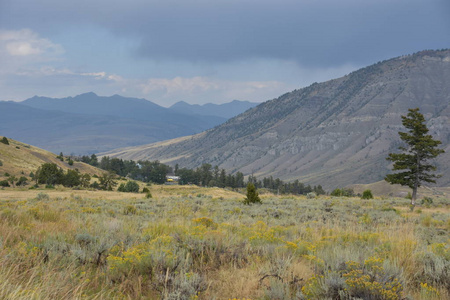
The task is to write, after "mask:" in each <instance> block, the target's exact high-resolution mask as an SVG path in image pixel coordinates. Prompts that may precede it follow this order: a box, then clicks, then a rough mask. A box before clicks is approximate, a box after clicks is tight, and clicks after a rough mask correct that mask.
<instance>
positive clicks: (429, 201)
mask: <svg viewBox="0 0 450 300" xmlns="http://www.w3.org/2000/svg"><path fill="white" fill-rule="evenodd" d="M420 203H421V204H422V205H431V204H433V198H431V197H423V199H422V201H421V202H420Z"/></svg>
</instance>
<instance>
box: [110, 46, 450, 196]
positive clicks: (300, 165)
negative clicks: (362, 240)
mask: <svg viewBox="0 0 450 300" xmlns="http://www.w3.org/2000/svg"><path fill="white" fill-rule="evenodd" d="M415 107H419V108H420V109H421V112H422V113H423V114H424V115H425V118H426V119H427V125H428V127H429V129H430V134H432V135H433V136H434V137H435V138H436V139H439V140H441V141H442V143H443V148H446V149H447V151H446V153H445V154H444V155H441V156H440V157H439V159H438V160H437V164H438V167H439V171H440V172H441V173H443V174H444V176H443V177H442V178H441V180H440V184H442V185H445V184H450V174H449V173H450V172H448V171H450V166H449V165H450V163H449V162H450V149H449V144H450V143H449V142H450V51H448V50H447V51H424V52H420V53H417V54H414V55H409V56H403V57H399V58H395V59H391V60H388V61H384V62H380V63H377V64H375V65H372V66H369V67H367V68H364V69H361V70H358V71H356V72H353V73H351V74H349V75H347V76H345V77H342V78H339V79H335V80H331V81H328V82H324V83H320V84H313V85H311V86H309V87H307V88H304V89H300V90H295V91H293V92H291V93H287V94H285V95H282V96H281V97H279V98H277V99H274V100H271V101H267V102H265V103H263V104H261V105H259V106H257V107H256V108H254V109H251V110H249V111H247V112H245V113H244V114H241V115H239V116H237V117H235V118H233V119H231V120H229V121H228V122H226V123H225V124H223V125H221V126H219V127H217V128H215V129H213V130H210V131H207V132H206V133H203V134H201V135H197V136H193V137H191V138H187V139H184V140H181V141H177V142H173V143H170V142H169V143H167V142H166V143H165V144H164V145H162V144H154V145H150V146H147V147H145V146H144V147H141V148H139V147H138V148H133V149H127V150H126V151H121V154H120V155H119V156H121V157H124V158H130V157H131V156H132V157H134V159H136V158H137V157H139V158H144V159H159V160H161V161H164V162H168V163H173V164H175V163H179V164H180V165H181V166H186V167H191V168H192V167H197V166H199V165H201V164H202V163H210V164H212V165H218V166H219V167H221V168H225V169H227V170H228V171H232V172H234V171H241V172H243V173H244V174H254V175H256V176H261V177H263V176H269V175H273V176H275V177H279V178H281V179H284V180H291V179H299V180H301V181H304V182H306V183H311V184H319V183H320V184H322V185H324V186H327V187H329V188H331V187H335V186H343V185H347V184H352V183H369V182H373V181H377V180H381V179H382V178H383V177H384V175H385V174H386V173H388V172H389V170H390V169H389V162H387V161H386V160H385V157H386V156H387V154H388V153H389V152H393V151H396V149H397V147H398V146H399V145H400V139H399V137H398V131H402V130H403V127H402V125H401V115H405V114H406V113H407V110H408V108H415ZM110 155H117V153H114V152H112V153H110Z"/></svg>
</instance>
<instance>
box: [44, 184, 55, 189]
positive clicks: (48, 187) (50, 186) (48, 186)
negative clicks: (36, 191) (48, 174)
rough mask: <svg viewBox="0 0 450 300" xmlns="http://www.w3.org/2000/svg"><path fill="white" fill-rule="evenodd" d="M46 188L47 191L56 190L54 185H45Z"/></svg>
mask: <svg viewBox="0 0 450 300" xmlns="http://www.w3.org/2000/svg"><path fill="white" fill-rule="evenodd" d="M45 188H46V189H54V188H55V186H54V185H53V184H46V185H45Z"/></svg>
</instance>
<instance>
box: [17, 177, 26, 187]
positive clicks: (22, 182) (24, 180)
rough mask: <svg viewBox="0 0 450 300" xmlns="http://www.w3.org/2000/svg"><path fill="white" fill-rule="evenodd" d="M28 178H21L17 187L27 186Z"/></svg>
mask: <svg viewBox="0 0 450 300" xmlns="http://www.w3.org/2000/svg"><path fill="white" fill-rule="evenodd" d="M27 180H28V179H27V178H26V177H25V176H20V178H19V180H17V182H16V185H17V186H23V185H27Z"/></svg>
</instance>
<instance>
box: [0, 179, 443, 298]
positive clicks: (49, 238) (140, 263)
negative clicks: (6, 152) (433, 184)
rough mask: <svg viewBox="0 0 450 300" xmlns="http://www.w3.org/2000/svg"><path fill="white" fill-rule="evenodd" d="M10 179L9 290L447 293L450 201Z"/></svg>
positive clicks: (1, 291) (3, 265)
mask: <svg viewBox="0 0 450 300" xmlns="http://www.w3.org/2000/svg"><path fill="white" fill-rule="evenodd" d="M150 190H151V192H152V194H153V198H150V199H149V198H146V197H145V195H144V194H134V193H118V192H106V191H88V190H78V191H73V190H67V189H64V188H57V189H55V190H48V191H47V190H25V189H17V188H16V189H12V188H8V189H6V190H5V191H1V192H0V193H1V195H2V199H1V200H0V236H1V237H2V239H1V240H0V298H1V299H11V300H15V299H205V300H206V299H244V298H245V299H338V297H342V298H341V299H349V297H353V299H356V298H358V299H406V297H409V298H408V299H436V300H437V299H448V298H449V297H450V294H449V289H450V286H449V283H450V277H449V274H450V248H449V244H448V243H449V240H448V236H449V230H450V211H449V208H450V207H449V202H448V198H445V197H443V196H435V197H434V198H433V201H432V202H431V203H430V202H427V203H425V204H423V205H421V206H420V205H419V207H417V209H416V210H415V211H414V212H411V211H410V210H409V205H408V203H409V200H407V199H401V198H383V199H380V198H376V199H372V200H360V199H359V198H339V197H328V196H321V197H320V198H315V199H307V198H306V197H295V196H283V197H278V196H275V195H272V194H265V195H262V196H261V198H262V204H260V205H244V204H243V199H244V195H243V194H240V193H236V192H231V191H227V190H223V189H219V188H198V187H195V186H155V185H153V186H151V187H150Z"/></svg>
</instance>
